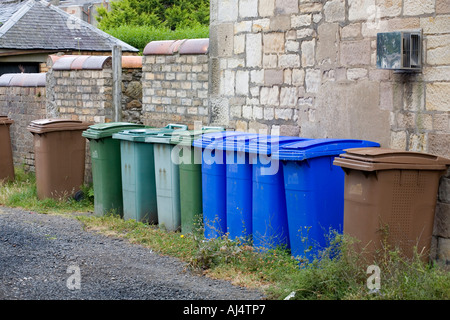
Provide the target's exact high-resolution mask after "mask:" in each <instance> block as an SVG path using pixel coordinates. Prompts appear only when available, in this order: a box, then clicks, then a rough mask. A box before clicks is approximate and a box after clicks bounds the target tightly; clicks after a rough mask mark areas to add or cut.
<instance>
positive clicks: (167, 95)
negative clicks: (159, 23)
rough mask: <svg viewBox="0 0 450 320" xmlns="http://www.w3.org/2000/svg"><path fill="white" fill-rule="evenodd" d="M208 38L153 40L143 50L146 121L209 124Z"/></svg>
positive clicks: (146, 122) (150, 124)
mask: <svg viewBox="0 0 450 320" xmlns="http://www.w3.org/2000/svg"><path fill="white" fill-rule="evenodd" d="M208 45H209V40H208V39H190V40H176V41H153V42H150V43H149V44H148V45H147V46H146V48H145V49H144V59H143V67H142V71H143V79H142V87H143V111H144V113H143V123H144V124H145V125H149V126H154V127H162V126H166V125H167V124H168V123H181V124H186V125H188V126H189V128H193V127H194V122H201V123H202V124H204V125H205V124H209V116H210V113H209V110H208V81H209V77H208V55H207V50H208Z"/></svg>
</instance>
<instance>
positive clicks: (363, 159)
mask: <svg viewBox="0 0 450 320" xmlns="http://www.w3.org/2000/svg"><path fill="white" fill-rule="evenodd" d="M344 151H345V152H346V153H344V154H341V155H340V156H339V157H337V158H335V160H334V163H333V164H334V165H337V166H341V167H345V168H350V169H357V170H362V171H376V170H389V169H412V170H445V169H446V168H447V166H450V159H447V158H443V157H440V156H436V155H432V154H428V153H421V152H414V151H404V150H397V149H389V148H355V149H345V150H344Z"/></svg>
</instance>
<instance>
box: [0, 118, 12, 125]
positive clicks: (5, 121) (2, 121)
mask: <svg viewBox="0 0 450 320" xmlns="http://www.w3.org/2000/svg"><path fill="white" fill-rule="evenodd" d="M12 123H14V120H11V119H9V118H8V117H7V116H0V125H5V124H12Z"/></svg>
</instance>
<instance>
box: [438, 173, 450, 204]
mask: <svg viewBox="0 0 450 320" xmlns="http://www.w3.org/2000/svg"><path fill="white" fill-rule="evenodd" d="M438 199H439V201H440V202H443V203H447V204H450V177H442V178H441V180H440V183H439V198H438ZM449 213H450V211H449Z"/></svg>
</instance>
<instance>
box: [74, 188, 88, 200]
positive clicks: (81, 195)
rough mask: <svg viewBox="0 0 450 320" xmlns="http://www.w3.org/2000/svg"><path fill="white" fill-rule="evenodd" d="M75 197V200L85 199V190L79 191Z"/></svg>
mask: <svg viewBox="0 0 450 320" xmlns="http://www.w3.org/2000/svg"><path fill="white" fill-rule="evenodd" d="M73 198H74V199H75V201H81V200H83V199H84V198H85V197H84V192H83V191H82V190H79V191H77V192H76V193H75V194H74V195H73Z"/></svg>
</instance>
